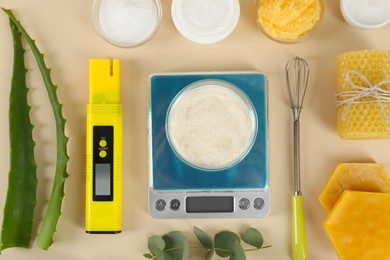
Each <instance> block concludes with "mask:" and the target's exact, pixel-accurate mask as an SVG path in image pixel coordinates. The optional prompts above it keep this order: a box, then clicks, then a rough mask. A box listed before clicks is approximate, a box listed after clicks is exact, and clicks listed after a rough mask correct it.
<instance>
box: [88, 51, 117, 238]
mask: <svg viewBox="0 0 390 260" xmlns="http://www.w3.org/2000/svg"><path fill="white" fill-rule="evenodd" d="M89 68H90V72H89V82H90V83H89V104H88V106H87V140H86V145H87V162H86V189H85V192H86V207H85V213H86V214H85V230H86V232H87V233H120V232H121V230H122V105H121V103H120V64H119V60H117V59H114V60H110V59H92V60H90V63H89Z"/></svg>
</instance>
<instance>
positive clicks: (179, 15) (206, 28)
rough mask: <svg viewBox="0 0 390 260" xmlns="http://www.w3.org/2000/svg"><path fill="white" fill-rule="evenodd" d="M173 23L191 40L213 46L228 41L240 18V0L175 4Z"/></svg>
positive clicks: (179, 1) (189, 0)
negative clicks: (226, 39)
mask: <svg viewBox="0 0 390 260" xmlns="http://www.w3.org/2000/svg"><path fill="white" fill-rule="evenodd" d="M171 11H172V19H173V23H174V24H175V26H176V28H177V30H178V31H179V32H180V33H181V34H182V35H183V36H184V37H185V38H187V39H188V40H190V41H193V42H196V43H200V44H211V43H215V42H218V41H221V40H223V39H225V38H226V37H227V36H229V35H230V34H231V33H232V32H233V31H234V29H235V27H236V25H237V23H238V20H239V18H240V3H239V1H238V0H173V1H172V9H171Z"/></svg>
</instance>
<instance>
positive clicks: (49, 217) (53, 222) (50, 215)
mask: <svg viewBox="0 0 390 260" xmlns="http://www.w3.org/2000/svg"><path fill="white" fill-rule="evenodd" d="M3 11H4V12H5V13H6V14H7V15H8V16H9V18H10V19H11V20H12V21H13V22H14V23H15V25H16V26H17V27H18V30H19V32H20V33H21V34H22V36H23V37H24V39H25V40H26V42H27V43H28V44H29V45H30V48H31V51H32V53H33V55H34V57H35V59H36V61H37V64H38V68H39V70H40V72H41V75H42V78H43V82H44V84H45V87H46V90H47V94H48V96H49V100H50V103H51V106H52V109H53V113H54V118H55V121H56V140H57V159H56V172H55V177H54V183H53V189H52V193H51V196H50V201H49V205H48V207H47V210H46V214H45V217H44V220H43V224H42V227H41V229H40V232H39V236H38V246H39V247H40V248H42V249H48V248H49V246H50V245H51V243H52V241H53V236H54V232H55V230H56V226H57V223H58V219H59V217H60V215H61V204H62V199H63V197H64V185H65V179H66V178H67V177H68V173H67V172H66V166H67V163H68V160H69V156H68V154H67V147H66V145H67V143H68V137H67V136H66V135H65V124H66V120H65V118H64V117H63V115H62V104H61V103H60V102H59V101H58V97H57V86H56V85H54V84H53V81H52V80H51V77H50V69H49V68H48V67H47V66H46V63H45V60H44V57H43V54H42V53H41V52H40V51H39V49H38V47H37V46H36V44H35V40H33V39H32V38H31V37H30V36H29V34H28V33H27V32H26V30H25V29H24V28H23V26H22V25H21V23H20V22H19V21H18V20H17V19H16V17H15V16H14V14H13V13H12V11H11V10H7V9H4V8H3Z"/></svg>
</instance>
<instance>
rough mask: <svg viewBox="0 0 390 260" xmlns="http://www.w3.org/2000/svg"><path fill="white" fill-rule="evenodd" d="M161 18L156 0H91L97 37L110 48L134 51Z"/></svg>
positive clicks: (147, 37) (159, 5)
mask: <svg viewBox="0 0 390 260" xmlns="http://www.w3.org/2000/svg"><path fill="white" fill-rule="evenodd" d="M161 17H162V8H161V3H160V0H95V2H94V5H93V21H94V24H95V28H96V30H97V31H98V33H99V34H100V35H101V36H102V37H103V39H105V40H106V41H108V42H109V43H112V44H114V45H117V46H120V47H134V46H138V45H140V44H143V43H145V42H146V41H148V40H149V39H150V38H152V36H153V35H154V34H155V33H156V31H157V29H158V27H159V25H160V23H161Z"/></svg>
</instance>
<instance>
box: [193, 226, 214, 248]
mask: <svg viewBox="0 0 390 260" xmlns="http://www.w3.org/2000/svg"><path fill="white" fill-rule="evenodd" d="M194 233H195V235H196V237H197V238H198V240H199V242H200V243H201V244H202V246H203V247H205V248H208V249H212V248H214V245H215V244H214V240H213V239H212V237H211V236H209V235H208V234H207V233H206V232H204V231H203V230H201V229H200V228H198V227H194Z"/></svg>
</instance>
